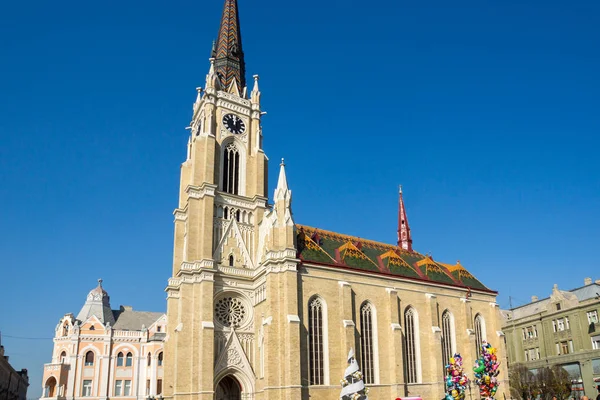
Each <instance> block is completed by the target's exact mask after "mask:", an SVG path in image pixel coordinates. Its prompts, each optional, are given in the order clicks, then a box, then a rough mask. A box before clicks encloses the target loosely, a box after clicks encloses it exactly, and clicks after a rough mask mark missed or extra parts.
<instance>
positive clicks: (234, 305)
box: [215, 296, 248, 327]
mask: <svg viewBox="0 0 600 400" xmlns="http://www.w3.org/2000/svg"><path fill="white" fill-rule="evenodd" d="M247 314H248V313H247V311H246V306H245V305H244V303H243V302H242V301H241V300H240V299H238V298H236V297H229V296H228V297H223V298H222V299H220V300H218V301H217V303H216V305H215V318H216V319H217V321H219V322H220V323H221V325H223V326H227V327H229V326H233V327H238V326H241V325H242V324H243V323H244V321H245V320H246V316H247Z"/></svg>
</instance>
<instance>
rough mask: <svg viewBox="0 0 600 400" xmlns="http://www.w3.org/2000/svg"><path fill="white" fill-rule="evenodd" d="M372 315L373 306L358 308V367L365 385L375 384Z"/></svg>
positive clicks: (365, 304)
mask: <svg viewBox="0 0 600 400" xmlns="http://www.w3.org/2000/svg"><path fill="white" fill-rule="evenodd" d="M373 314H374V310H373V306H372V305H371V304H370V303H363V305H362V307H361V308H360V361H361V363H360V366H361V367H362V370H363V373H364V380H365V383H371V384H372V383H375V356H374V350H375V349H374V344H373V340H374V332H373Z"/></svg>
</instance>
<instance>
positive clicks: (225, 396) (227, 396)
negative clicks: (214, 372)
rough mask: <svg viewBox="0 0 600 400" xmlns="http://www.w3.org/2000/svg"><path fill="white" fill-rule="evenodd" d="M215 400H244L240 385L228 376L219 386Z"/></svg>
mask: <svg viewBox="0 0 600 400" xmlns="http://www.w3.org/2000/svg"><path fill="white" fill-rule="evenodd" d="M215 400H242V388H241V387H240V383H239V382H238V381H237V379H235V378H234V377H233V376H231V375H227V376H226V377H224V378H223V379H221V381H220V382H219V384H218V385H217V390H216V391H215Z"/></svg>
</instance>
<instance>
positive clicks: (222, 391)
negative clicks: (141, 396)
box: [164, 0, 300, 400]
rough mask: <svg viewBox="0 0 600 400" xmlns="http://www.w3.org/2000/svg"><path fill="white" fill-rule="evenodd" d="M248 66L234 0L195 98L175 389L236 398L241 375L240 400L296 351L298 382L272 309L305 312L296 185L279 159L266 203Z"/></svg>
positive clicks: (175, 288) (178, 287)
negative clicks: (300, 298) (300, 301)
mask: <svg viewBox="0 0 600 400" xmlns="http://www.w3.org/2000/svg"><path fill="white" fill-rule="evenodd" d="M245 70H246V66H245V63H244V52H243V49H242V37H241V30H240V18H239V12H238V4H237V0H225V5H224V9H223V14H222V17H221V23H220V29H219V34H218V37H217V40H216V41H215V42H214V44H213V49H212V54H211V58H210V59H209V64H208V74H207V75H206V81H205V85H204V88H198V89H197V97H196V101H195V102H194V104H193V113H192V120H191V123H190V127H189V128H188V129H189V131H190V136H189V139H188V143H187V156H186V159H185V161H184V162H183V164H182V165H181V177H180V190H179V204H178V207H177V208H176V209H175V211H174V216H175V222H174V224H175V229H174V230H175V234H174V236H175V237H174V249H173V266H172V277H171V278H170V279H169V283H168V286H167V288H166V292H167V320H168V322H167V326H168V332H167V337H166V339H165V341H166V343H165V359H164V365H165V369H164V371H165V376H164V381H165V385H164V392H165V397H166V398H178V399H192V398H193V399H194V400H198V399H201V400H209V399H210V400H212V399H213V398H214V396H215V393H217V395H218V396H225V397H226V396H230V397H231V396H233V394H231V393H230V392H228V391H231V390H233V389H232V388H235V387H236V385H237V384H239V388H241V389H240V390H241V393H240V395H241V396H242V398H244V399H248V400H251V399H253V398H254V393H256V392H257V391H259V390H264V388H263V387H275V386H281V385H282V384H283V382H281V381H280V379H281V374H280V372H279V369H274V368H273V369H270V368H269V366H268V363H266V362H265V360H266V358H267V357H269V358H273V357H276V358H282V357H287V358H289V360H290V361H289V363H290V364H289V366H288V367H287V369H288V370H289V373H288V374H287V375H286V378H285V379H286V380H285V381H284V382H285V384H286V385H287V386H291V387H294V389H293V390H297V389H295V388H296V387H299V386H298V385H299V383H300V377H299V372H298V371H297V368H296V367H295V366H293V365H292V361H291V360H297V359H299V354H297V355H296V354H294V357H291V358H290V357H289V354H287V355H284V354H277V355H274V354H273V353H272V351H273V350H270V349H271V348H274V346H275V345H276V344H277V343H279V341H280V340H281V338H282V337H284V335H285V337H288V338H295V339H296V340H298V341H299V339H298V338H299V327H298V324H297V323H294V324H292V325H290V326H288V325H289V324H288V323H287V320H286V321H280V320H279V319H278V318H275V317H271V318H270V319H269V318H267V317H266V315H273V314H274V311H276V310H277V311H278V312H279V310H280V309H281V312H282V313H283V312H284V311H285V314H284V315H293V316H296V315H297V314H298V309H297V300H296V296H297V288H296V286H295V284H296V281H297V277H296V276H297V263H298V261H299V260H297V259H296V246H295V237H296V233H295V225H294V221H293V219H292V212H291V190H289V188H288V185H287V179H286V175H285V169H284V165H283V162H282V164H281V166H280V174H279V180H278V184H277V188H276V190H275V196H274V204H273V205H269V204H268V197H267V172H268V158H267V156H266V155H265V153H264V151H263V148H262V127H261V116H262V114H263V113H262V112H261V93H260V90H259V78H258V75H254V76H253V80H252V81H251V82H252V89H251V90H248V88H247V87H246V77H245ZM284 282H286V283H285V284H284ZM269 293H272V296H270V295H269ZM287 293H289V295H287ZM282 296H287V297H288V299H287V300H286V302H285V303H284V304H282V303H281V300H280V299H281V298H282ZM271 298H272V302H271V301H270V299H271ZM283 309H285V310H283ZM295 318H297V317H295ZM265 321H273V327H272V328H269V324H270V322H269V324H267V323H266V322H265ZM275 321H277V324H276V323H275ZM294 321H295V319H294ZM284 322H285V323H284ZM280 351H283V350H282V349H281V350H280V349H279V348H278V347H277V352H280ZM294 351H299V350H294ZM259 376H261V377H262V378H263V379H262V380H259ZM232 382H233V383H232ZM236 382H237V383H236ZM290 390H292V389H290ZM228 393H229V394H228ZM230 397H227V398H230ZM292 397H294V398H295V397H297V396H296V395H294V396H292ZM231 398H237V397H236V396H234V397H231Z"/></svg>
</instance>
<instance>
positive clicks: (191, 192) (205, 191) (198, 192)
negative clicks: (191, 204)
mask: <svg viewBox="0 0 600 400" xmlns="http://www.w3.org/2000/svg"><path fill="white" fill-rule="evenodd" d="M216 190H217V185H213V184H210V183H203V184H202V185H200V186H188V187H186V188H185V191H186V193H187V194H188V196H189V197H190V198H192V199H203V198H204V197H205V196H209V197H215V191H216Z"/></svg>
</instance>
